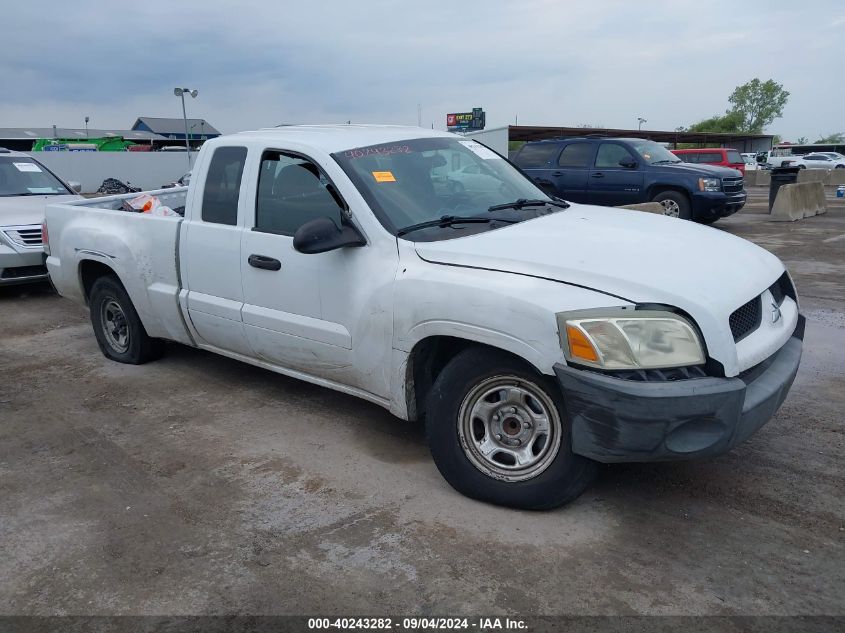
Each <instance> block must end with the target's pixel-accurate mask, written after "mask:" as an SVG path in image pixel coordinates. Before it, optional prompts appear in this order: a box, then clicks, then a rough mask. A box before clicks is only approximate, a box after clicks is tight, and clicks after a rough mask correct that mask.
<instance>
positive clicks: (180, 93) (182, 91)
mask: <svg viewBox="0 0 845 633" xmlns="http://www.w3.org/2000/svg"><path fill="white" fill-rule="evenodd" d="M186 92H187V93H188V94H189V95H191V97H192V98H194V99H196V98H197V95H198V94H199V92H198V91H196V90H191V89H190V88H174V89H173V94H175V95H176V96H177V97H181V98H182V119H184V121H185V152H186V153H187V154H188V171H191V142H190V140H189V139H188V114H187V113H186V112H185V93H186Z"/></svg>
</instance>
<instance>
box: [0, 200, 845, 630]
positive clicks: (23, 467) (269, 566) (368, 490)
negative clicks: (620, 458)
mask: <svg viewBox="0 0 845 633" xmlns="http://www.w3.org/2000/svg"><path fill="white" fill-rule="evenodd" d="M760 210H762V207H761V206H760V205H759V204H755V205H751V206H750V207H749V210H748V212H743V213H742V214H740V215H739V216H737V217H734V218H731V219H729V220H727V221H725V222H722V223H720V224H718V225H717V226H718V227H720V229H721V230H728V231H730V232H732V233H736V234H739V235H742V236H745V237H747V238H749V239H752V240H754V241H755V242H757V243H759V244H761V245H763V246H764V247H766V248H768V249H770V250H772V251H774V252H775V253H776V254H778V255H779V256H780V257H782V258H783V259H784V260H785V261H786V263H787V265H788V266H789V268H790V270H791V271H792V273H793V274H794V276H795V279H796V283H797V286H798V291H799V294H800V295H801V298H802V300H803V304H802V308H803V311H804V312H805V314H806V315H807V317H808V326H807V336H806V345H805V355H804V361H803V365H802V368H801V371H800V373H799V375H798V378H797V381H796V384H795V387H794V389H793V391H792V393H791V395H790V397H789V398H788V400H787V401H786V403H785V404H784V406H783V408H782V409H781V411H780V412H779V413H778V415H777V416H776V418H775V419H774V420H773V421H772V422H770V423H769V424H768V425H767V426H766V427H764V428H763V429H762V430H761V431H760V432H759V433H758V434H757V435H755V436H754V437H752V438H751V439H750V440H749V441H748V442H747V443H745V444H744V445H742V446H740V447H738V448H737V449H735V450H734V451H733V452H731V453H730V454H728V455H725V456H723V457H721V458H718V459H713V460H708V461H702V462H695V463H679V464H656V465H626V466H612V467H611V466H607V467H602V469H601V472H600V475H599V479H598V481H597V483H596V485H595V486H594V487H593V488H592V489H590V490H589V491H588V492H587V493H586V494H585V495H584V496H583V497H582V498H581V499H579V500H578V501H577V502H576V503H574V504H572V505H570V506H568V507H566V508H563V509H560V510H557V511H554V512H549V513H525V512H515V511H511V510H505V509H501V508H496V507H492V506H488V505H483V504H480V503H477V502H473V501H470V500H468V499H465V498H463V497H461V496H459V495H458V494H457V493H455V492H453V491H452V490H451V488H449V487H448V485H447V484H446V483H445V482H444V481H443V480H442V479H441V478H440V475H439V474H438V472H437V470H436V469H435V467H434V464H433V463H432V461H431V459H430V457H429V455H428V452H427V449H426V447H425V444H424V441H423V436H422V432H421V430H420V429H419V428H417V427H416V426H413V425H408V424H405V423H401V422H399V421H398V420H396V419H395V418H393V417H391V416H390V415H389V414H388V413H387V412H385V411H383V410H382V409H380V408H378V407H376V406H374V405H370V404H367V403H365V402H362V401H359V400H356V399H354V398H350V397H346V396H343V395H340V394H337V393H334V392H332V391H328V390H325V389H321V388H318V387H315V386H311V385H308V384H305V383H302V382H298V381H295V380H291V379H287V378H284V377H281V376H277V375H275V374H272V373H270V372H267V371H263V370H260V369H256V368H252V367H249V366H246V365H243V364H240V363H238V362H235V361H232V360H228V359H225V358H222V357H219V356H214V355H212V354H208V353H204V352H200V351H195V350H191V349H188V348H185V347H179V346H173V347H172V348H171V349H170V350H169V353H168V354H167V356H166V357H165V358H164V360H162V361H160V362H156V363H153V364H149V365H145V366H141V367H131V366H124V365H118V364H115V363H111V362H108V361H106V360H105V359H104V358H103V357H102V355H101V354H100V352H99V351H98V349H97V346H96V344H95V342H94V338H93V336H92V334H91V329H90V326H89V324H88V322H87V314H86V311H85V310H84V309H82V308H80V307H78V306H75V305H73V304H71V303H69V302H68V301H66V300H63V299H61V298H58V297H56V296H55V295H53V294H51V292H50V291H49V288H45V287H40V288H35V289H32V288H28V289H22V288H16V289H5V290H0V333H2V337H0V551H2V552H3V555H2V556H0V613H5V614H9V613H16V614H51V613H60V614H90V613H98V614H129V613H137V614H198V613H262V614H268V613H300V614H301V613H310V614H327V613H331V614H350V613H392V614H471V613H498V614H505V613H513V614H522V615H527V614H561V613H568V614H635V613H641V614H828V615H831V614H833V615H835V614H845V555H844V554H845V548H843V541H845V507H843V490H845V477H843V468H842V464H843V458H845V441H843V417H845V416H844V415H843V412H845V351H843V350H845V208H843V207H842V206H841V205H840V206H837V207H836V208H835V209H832V210H831V212H830V213H829V214H828V215H826V216H823V217H818V218H814V219H808V220H805V221H803V222H798V223H794V224H780V223H769V222H767V221H766V218H765V216H762V215H759V214H758V213H756V212H757V211H760ZM720 229H713V230H720ZM713 256H714V257H718V253H714V254H713ZM684 265H685V266H697V265H701V266H706V265H707V262H685V263H684ZM736 274H737V275H741V274H742V271H741V270H738V271H736Z"/></svg>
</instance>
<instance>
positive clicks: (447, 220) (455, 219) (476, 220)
mask: <svg viewBox="0 0 845 633" xmlns="http://www.w3.org/2000/svg"><path fill="white" fill-rule="evenodd" d="M517 221H518V220H503V219H501V218H481V217H478V216H471V215H463V216H462V215H444V216H441V217H440V219H438V220H429V221H428V222H419V223H417V224H411V225H410V226H406V227H404V228H401V229H399V230H398V231H397V232H396V237H400V236H402V235H405V234H406V233H410V232H411V231H417V230H419V229H429V228H433V227H439V228H446V227H447V226H454V225H455V224H488V223H490V222H506V223H507V224H515V223H516V222H517Z"/></svg>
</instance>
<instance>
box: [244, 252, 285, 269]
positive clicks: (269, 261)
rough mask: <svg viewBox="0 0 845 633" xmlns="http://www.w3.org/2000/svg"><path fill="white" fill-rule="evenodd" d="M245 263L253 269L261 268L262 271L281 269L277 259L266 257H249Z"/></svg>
mask: <svg viewBox="0 0 845 633" xmlns="http://www.w3.org/2000/svg"><path fill="white" fill-rule="evenodd" d="M246 261H247V262H249V265H250V266H252V267H253V268H263V269H264V270H280V269H281V267H282V262H280V261H279V260H278V259H273V258H272V257H266V256H264V255H250V256H249V259H247V260H246Z"/></svg>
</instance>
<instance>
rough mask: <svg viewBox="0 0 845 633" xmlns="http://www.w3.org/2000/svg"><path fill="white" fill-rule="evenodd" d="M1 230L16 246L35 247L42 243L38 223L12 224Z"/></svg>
mask: <svg viewBox="0 0 845 633" xmlns="http://www.w3.org/2000/svg"><path fill="white" fill-rule="evenodd" d="M3 232H4V233H5V234H6V235H7V236H8V238H9V239H10V240H12V241H13V242H14V243H15V244H17V245H18V246H25V247H28V248H35V247H38V246H42V245H43V242H42V241H41V225H40V224H33V225H30V226H13V227H10V228H7V229H4V231H3Z"/></svg>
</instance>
